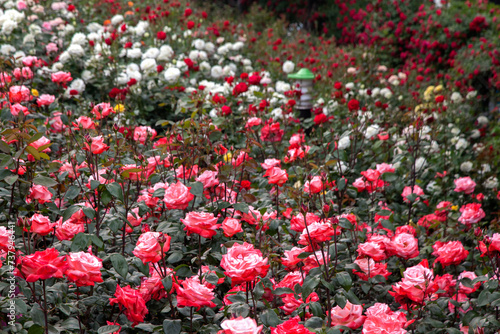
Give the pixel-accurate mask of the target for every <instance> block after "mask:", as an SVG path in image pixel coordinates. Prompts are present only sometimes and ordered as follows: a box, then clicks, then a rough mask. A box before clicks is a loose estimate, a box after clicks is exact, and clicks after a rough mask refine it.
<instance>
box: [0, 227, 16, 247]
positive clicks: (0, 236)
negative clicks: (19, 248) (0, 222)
mask: <svg viewBox="0 0 500 334" xmlns="http://www.w3.org/2000/svg"><path fill="white" fill-rule="evenodd" d="M13 235H14V233H13V230H10V229H7V228H6V227H5V226H0V251H5V252H8V251H9V250H10V251H11V252H12V251H14V249H12V247H14V243H13V241H14V236H13ZM11 242H12V243H11Z"/></svg>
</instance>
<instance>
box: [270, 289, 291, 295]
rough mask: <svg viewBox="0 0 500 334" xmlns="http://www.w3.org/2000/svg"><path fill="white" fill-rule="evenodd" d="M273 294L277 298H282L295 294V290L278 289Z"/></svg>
mask: <svg viewBox="0 0 500 334" xmlns="http://www.w3.org/2000/svg"><path fill="white" fill-rule="evenodd" d="M273 293H274V294H275V295H276V296H281V295H286V294H289V293H293V290H292V289H290V288H276V289H275V290H274V291H273Z"/></svg>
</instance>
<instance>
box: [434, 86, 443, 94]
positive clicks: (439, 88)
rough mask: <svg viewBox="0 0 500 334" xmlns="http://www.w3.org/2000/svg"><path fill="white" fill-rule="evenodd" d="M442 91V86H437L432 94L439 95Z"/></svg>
mask: <svg viewBox="0 0 500 334" xmlns="http://www.w3.org/2000/svg"><path fill="white" fill-rule="evenodd" d="M442 91H443V85H439V86H436V88H434V94H439V93H441V92H442Z"/></svg>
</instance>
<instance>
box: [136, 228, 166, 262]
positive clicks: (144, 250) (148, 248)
mask: <svg viewBox="0 0 500 334" xmlns="http://www.w3.org/2000/svg"><path fill="white" fill-rule="evenodd" d="M161 239H163V248H162V247H161V245H160V242H159V240H161ZM170 239H171V238H170V236H168V235H167V234H164V233H162V232H146V233H143V234H141V236H140V237H139V240H137V244H136V246H135V248H134V250H133V252H132V253H134V255H135V256H137V257H138V258H139V259H141V260H142V263H144V264H146V263H147V262H152V263H156V262H158V261H160V260H161V258H162V256H163V254H164V253H166V252H167V251H168V250H169V249H170Z"/></svg>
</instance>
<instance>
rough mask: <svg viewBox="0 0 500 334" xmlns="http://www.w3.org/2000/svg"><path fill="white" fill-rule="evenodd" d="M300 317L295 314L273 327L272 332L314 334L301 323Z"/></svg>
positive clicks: (272, 333)
mask: <svg viewBox="0 0 500 334" xmlns="http://www.w3.org/2000/svg"><path fill="white" fill-rule="evenodd" d="M299 321H300V317H299V316H295V317H293V318H291V319H289V320H287V321H285V322H284V323H282V324H280V325H278V326H276V327H271V334H313V332H311V331H310V330H309V329H307V328H306V327H305V326H304V325H301V324H299Z"/></svg>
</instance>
